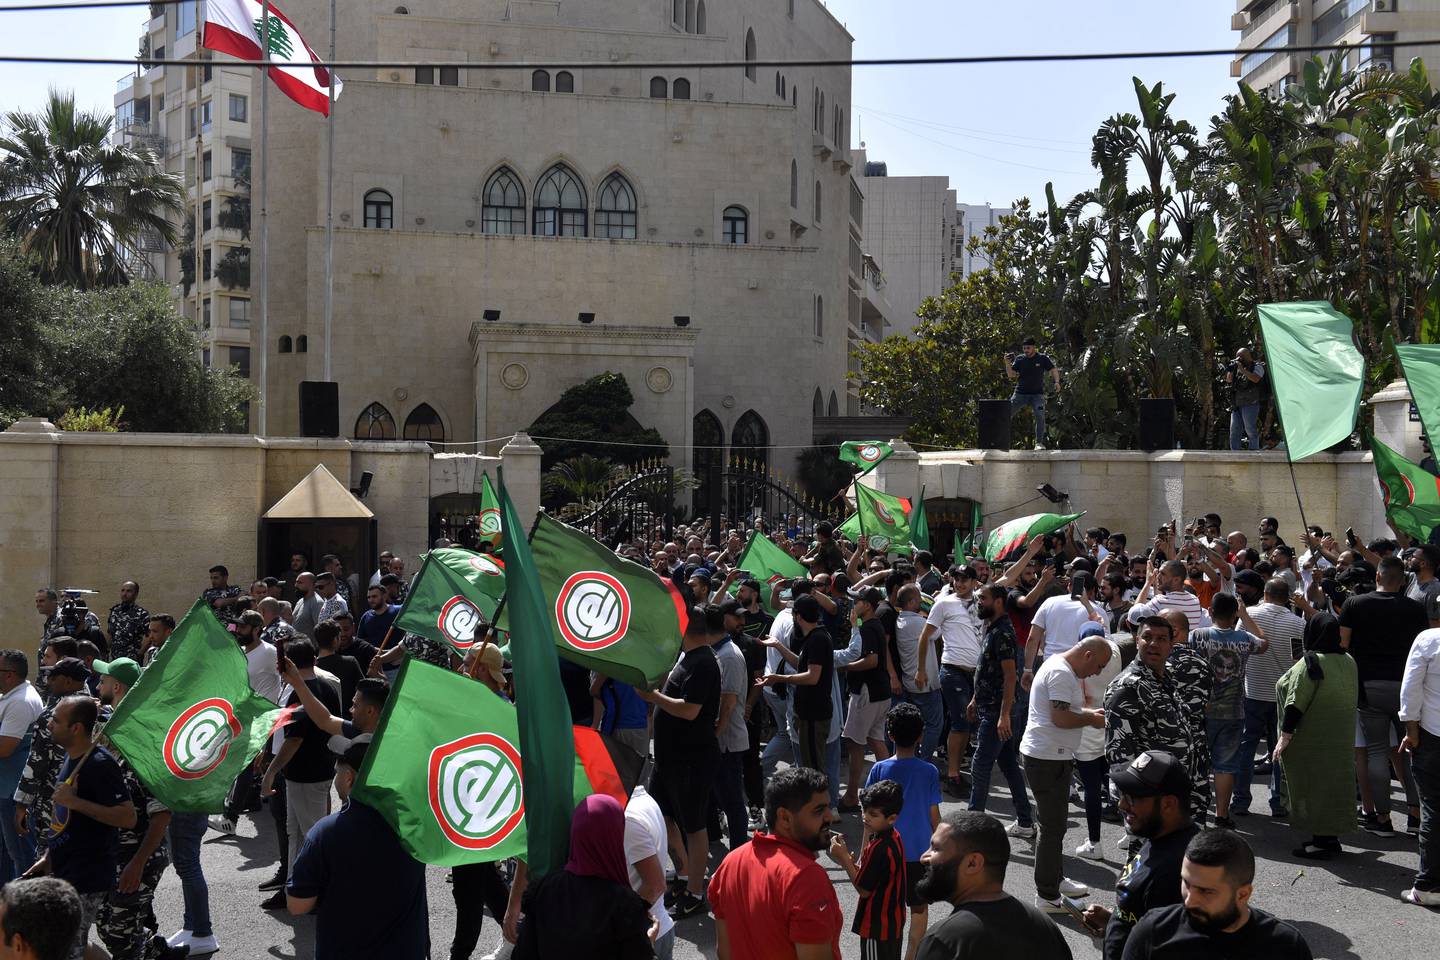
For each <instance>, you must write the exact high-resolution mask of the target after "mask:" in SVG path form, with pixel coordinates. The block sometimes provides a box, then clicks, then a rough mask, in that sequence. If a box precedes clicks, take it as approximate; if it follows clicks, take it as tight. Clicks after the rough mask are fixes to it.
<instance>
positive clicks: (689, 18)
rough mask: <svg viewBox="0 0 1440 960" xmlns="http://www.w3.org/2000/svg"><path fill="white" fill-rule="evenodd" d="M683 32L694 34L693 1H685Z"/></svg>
mask: <svg viewBox="0 0 1440 960" xmlns="http://www.w3.org/2000/svg"><path fill="white" fill-rule="evenodd" d="M685 32H686V33H694V32H695V0H685Z"/></svg>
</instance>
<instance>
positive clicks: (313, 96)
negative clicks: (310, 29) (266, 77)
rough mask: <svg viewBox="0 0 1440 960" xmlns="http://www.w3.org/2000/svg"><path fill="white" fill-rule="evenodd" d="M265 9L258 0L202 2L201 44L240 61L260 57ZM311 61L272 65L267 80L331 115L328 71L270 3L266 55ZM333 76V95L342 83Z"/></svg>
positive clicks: (310, 107) (298, 100)
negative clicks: (268, 48)
mask: <svg viewBox="0 0 1440 960" xmlns="http://www.w3.org/2000/svg"><path fill="white" fill-rule="evenodd" d="M263 14H264V10H263V7H262V5H261V4H260V2H259V0H208V2H207V3H206V4H205V39H204V41H203V43H202V46H204V47H205V48H207V49H209V50H219V51H220V52H221V53H228V54H230V55H231V56H233V57H238V58H239V59H241V60H263V59H264V58H265V54H264V53H263V52H262V51H261V49H260V39H261V36H262V33H263V30H262V23H263V21H262V17H263ZM307 57H308V58H309V60H310V62H311V63H312V64H314V66H308V67H307V66H300V65H295V66H279V67H270V68H269V70H270V79H272V80H274V81H275V85H276V86H277V87H279V88H280V90H281V92H282V93H284V94H285V96H287V97H289V98H290V99H291V100H294V101H295V102H296V103H298V104H300V106H302V107H304V108H305V109H306V110H314V111H315V112H316V113H319V114H323V115H324V116H329V115H330V91H329V87H330V80H331V77H332V74H331V73H330V70H329V69H328V68H327V67H326V66H325V65H324V63H323V62H322V61H321V59H320V57H319V56H317V55H316V53H315V51H314V50H311V49H310V44H308V43H306V42H305V38H304V37H302V36H300V31H299V30H297V29H296V28H295V24H293V23H291V22H290V20H289V18H288V17H286V16H285V14H283V13H281V12H280V10H279V9H278V8H277V7H276V6H275V5H274V4H273V3H272V4H271V5H270V58H271V59H272V60H290V61H295V60H305V59H306V58H307ZM334 80H335V99H337V100H338V99H340V91H341V90H343V89H344V87H345V85H344V84H343V83H341V82H340V78H339V77H334Z"/></svg>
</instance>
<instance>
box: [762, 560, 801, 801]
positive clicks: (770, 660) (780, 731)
mask: <svg viewBox="0 0 1440 960" xmlns="http://www.w3.org/2000/svg"><path fill="white" fill-rule="evenodd" d="M796 583H797V584H803V585H807V586H806V592H808V584H809V581H808V580H803V581H796ZM796 589H798V588H796ZM770 637H771V639H774V640H778V641H780V642H781V643H782V644H784V645H785V646H786V647H787V648H788V647H789V646H790V644H791V643H792V642H793V641H794V639H795V619H794V617H793V616H792V615H791V612H790V608H789V607H788V606H787V607H785V608H783V609H781V610H780V611H779V612H778V613H776V614H775V619H774V620H772V621H771V622H770ZM765 672H766V673H792V672H793V671H792V670H791V669H790V665H789V664H788V663H787V662H786V661H785V659H784V658H783V657H781V656H780V651H779V650H777V649H776V648H775V647H773V646H772V647H766V648H765ZM791 692H792V691H791V690H790V688H789V687H787V686H785V685H783V684H781V685H778V686H773V687H765V688H764V689H762V690H761V691H760V695H761V697H762V698H763V699H764V701H765V706H767V707H769V708H770V715H771V716H772V717H774V718H775V732H774V733H773V734H772V735H771V736H770V740H769V742H768V743H766V744H765V749H764V750H763V751H762V752H761V754H760V771H761V774H762V775H763V776H764V779H765V780H766V781H769V779H770V778H771V777H773V776H774V775H775V766H776V764H778V763H779V762H780V761H781V760H784V761H785V762H786V763H788V764H791V765H792V766H793V765H794V763H795V744H794V743H793V742H792V741H791V740H790V706H791V704H792V703H794V698H793V697H791V695H790V694H791Z"/></svg>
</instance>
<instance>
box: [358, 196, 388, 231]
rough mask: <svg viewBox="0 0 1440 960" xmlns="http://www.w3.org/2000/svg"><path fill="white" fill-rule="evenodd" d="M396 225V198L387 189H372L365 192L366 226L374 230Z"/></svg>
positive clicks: (386, 228)
mask: <svg viewBox="0 0 1440 960" xmlns="http://www.w3.org/2000/svg"><path fill="white" fill-rule="evenodd" d="M394 225H395V200H394V198H393V197H391V196H390V194H389V192H388V191H385V190H371V191H370V192H369V193H367V194H365V226H367V227H370V228H371V229H374V230H389V229H390V228H391V227H393V226H394Z"/></svg>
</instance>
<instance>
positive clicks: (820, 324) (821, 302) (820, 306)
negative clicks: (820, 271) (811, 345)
mask: <svg viewBox="0 0 1440 960" xmlns="http://www.w3.org/2000/svg"><path fill="white" fill-rule="evenodd" d="M815 336H817V337H824V336H825V298H824V297H822V296H820V295H819V294H816V296H815Z"/></svg>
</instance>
